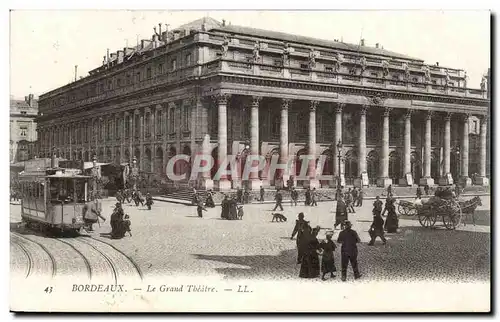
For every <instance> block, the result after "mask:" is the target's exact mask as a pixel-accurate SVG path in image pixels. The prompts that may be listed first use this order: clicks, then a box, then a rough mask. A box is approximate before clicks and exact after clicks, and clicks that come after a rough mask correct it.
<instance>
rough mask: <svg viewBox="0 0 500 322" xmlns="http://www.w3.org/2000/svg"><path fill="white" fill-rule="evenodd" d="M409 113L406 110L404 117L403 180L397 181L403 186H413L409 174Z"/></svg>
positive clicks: (409, 111) (410, 174)
mask: <svg viewBox="0 0 500 322" xmlns="http://www.w3.org/2000/svg"><path fill="white" fill-rule="evenodd" d="M411 113H412V110H406V113H405V115H404V120H405V132H404V138H403V178H401V179H399V184H400V185H403V186H411V185H413V177H412V173H411Z"/></svg>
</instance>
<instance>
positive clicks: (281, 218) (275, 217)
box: [271, 212, 286, 222]
mask: <svg viewBox="0 0 500 322" xmlns="http://www.w3.org/2000/svg"><path fill="white" fill-rule="evenodd" d="M272 215H273V220H271V221H272V222H273V221H274V220H276V222H278V221H279V222H284V221H286V217H285V216H284V215H282V214H280V213H277V212H276V213H274V214H272Z"/></svg>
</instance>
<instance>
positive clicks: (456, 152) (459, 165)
mask: <svg viewBox="0 0 500 322" xmlns="http://www.w3.org/2000/svg"><path fill="white" fill-rule="evenodd" d="M455 154H456V155H457V158H456V160H457V180H456V181H457V183H458V182H459V180H460V175H461V172H462V171H461V169H460V167H461V164H460V163H461V162H460V161H461V160H460V146H459V145H457V146H456V148H455Z"/></svg>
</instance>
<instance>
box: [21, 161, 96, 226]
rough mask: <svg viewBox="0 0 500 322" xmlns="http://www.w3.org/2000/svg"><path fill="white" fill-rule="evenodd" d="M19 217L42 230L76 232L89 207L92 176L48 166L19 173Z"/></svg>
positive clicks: (74, 170)
mask: <svg viewBox="0 0 500 322" xmlns="http://www.w3.org/2000/svg"><path fill="white" fill-rule="evenodd" d="M18 178H19V185H20V193H21V218H22V221H23V222H24V223H25V224H26V226H27V227H28V228H35V227H37V228H39V229H40V230H41V231H43V232H72V233H78V232H79V231H80V229H81V228H82V227H84V226H85V222H84V215H85V213H86V211H88V209H90V208H91V207H92V205H91V204H92V203H94V201H93V200H92V199H94V198H92V196H91V195H92V193H91V192H92V189H91V185H92V182H93V180H94V178H93V177H92V176H88V175H83V174H82V170H80V169H64V168H58V167H54V165H53V164H52V166H51V167H50V168H46V169H43V170H42V169H40V168H38V169H35V171H27V172H23V173H20V174H19V177H18Z"/></svg>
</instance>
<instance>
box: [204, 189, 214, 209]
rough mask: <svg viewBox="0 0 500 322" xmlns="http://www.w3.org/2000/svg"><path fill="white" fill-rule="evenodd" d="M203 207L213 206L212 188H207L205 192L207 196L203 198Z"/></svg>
mask: <svg viewBox="0 0 500 322" xmlns="http://www.w3.org/2000/svg"><path fill="white" fill-rule="evenodd" d="M205 207H209V208H214V207H215V203H214V198H213V196H212V190H208V192H207V198H206V199H205Z"/></svg>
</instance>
